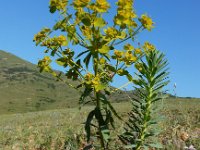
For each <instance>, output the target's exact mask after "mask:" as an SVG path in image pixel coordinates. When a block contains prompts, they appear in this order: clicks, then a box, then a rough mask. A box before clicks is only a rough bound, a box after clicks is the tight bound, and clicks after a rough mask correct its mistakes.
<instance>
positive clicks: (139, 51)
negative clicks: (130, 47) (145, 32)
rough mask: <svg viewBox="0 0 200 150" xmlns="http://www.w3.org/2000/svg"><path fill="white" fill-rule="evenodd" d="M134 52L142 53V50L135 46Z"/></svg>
mask: <svg viewBox="0 0 200 150" xmlns="http://www.w3.org/2000/svg"><path fill="white" fill-rule="evenodd" d="M134 53H135V54H142V51H141V49H139V48H135V51H134Z"/></svg>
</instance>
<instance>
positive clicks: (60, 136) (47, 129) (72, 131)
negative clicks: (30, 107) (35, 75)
mask: <svg viewBox="0 0 200 150" xmlns="http://www.w3.org/2000/svg"><path fill="white" fill-rule="evenodd" d="M159 105H162V106H163V107H162V109H161V110H160V111H159V113H157V115H160V116H163V117H164V118H163V119H162V121H160V122H159V126H160V128H161V129H162V130H161V133H160V135H159V139H160V142H162V143H163V144H164V147H165V149H166V150H179V149H180V150H181V148H183V147H184V146H185V145H187V146H189V145H194V147H195V148H196V149H197V150H199V149H200V100H199V99H167V100H166V101H164V102H163V103H160V104H159ZM114 106H115V108H116V110H117V111H118V112H119V114H120V115H121V116H123V118H124V120H126V113H127V112H128V111H129V110H130V109H131V106H130V104H129V103H128V102H124V103H115V104H114ZM92 108H93V107H92V106H85V107H84V108H82V109H81V110H80V111H79V109H78V108H67V109H60V110H50V111H40V112H31V113H24V114H20V113H19V114H12V115H1V116H0V118H1V119H0V150H12V149H13V150H22V149H28V150H49V149H51V150H59V149H60V150H64V149H69V150H77V149H80V148H81V146H83V145H84V143H85V133H84V129H83V127H84V125H83V123H84V120H85V119H86V115H87V112H88V111H89V110H91V109H92ZM155 115H156V114H155ZM116 123H117V124H116V130H115V132H114V134H113V135H112V138H113V139H116V135H117V134H118V133H120V132H121V131H122V130H123V126H122V122H121V121H119V120H116ZM186 133H187V134H188V135H189V138H188V139H187V140H186V141H183V140H182V138H181V137H182V135H183V134H186ZM112 143H114V144H113V145H115V147H113V150H114V149H119V147H120V144H121V143H120V142H119V140H113V141H112Z"/></svg>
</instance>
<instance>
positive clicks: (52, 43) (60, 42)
mask: <svg viewBox="0 0 200 150" xmlns="http://www.w3.org/2000/svg"><path fill="white" fill-rule="evenodd" d="M66 45H67V39H66V37H65V36H64V35H60V36H58V37H53V38H48V39H47V40H44V41H43V42H42V44H41V46H46V47H47V48H51V47H60V46H66Z"/></svg>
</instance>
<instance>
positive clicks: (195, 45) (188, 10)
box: [0, 0, 200, 97]
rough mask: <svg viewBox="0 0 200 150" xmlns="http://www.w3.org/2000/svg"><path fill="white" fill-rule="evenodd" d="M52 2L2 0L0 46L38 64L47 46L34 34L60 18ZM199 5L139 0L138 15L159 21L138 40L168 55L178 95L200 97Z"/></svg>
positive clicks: (171, 0) (195, 0) (194, 1)
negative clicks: (35, 39)
mask: <svg viewBox="0 0 200 150" xmlns="http://www.w3.org/2000/svg"><path fill="white" fill-rule="evenodd" d="M110 1H111V0H110ZM48 3H49V1H48V0H20V1H12V2H10V1H5V0H4V1H3V0H2V1H0V6H1V9H0V14H1V15H0V20H1V22H0V49H1V50H5V51H8V52H10V53H13V54H15V55H17V56H19V57H21V58H23V59H25V60H28V61H30V62H32V63H35V64H36V63H37V61H38V60H39V59H40V58H42V57H43V49H42V48H41V47H35V44H34V43H33V42H32V39H33V36H34V34H36V33H37V32H38V31H40V29H41V28H42V27H46V26H47V27H52V25H53V24H54V23H55V21H56V19H57V17H56V16H55V15H52V14H50V13H49V9H48ZM112 4H114V3H113V1H112ZM199 6H200V1H199V0H135V9H136V12H137V14H142V13H147V14H149V15H150V16H151V17H152V18H153V21H154V22H155V23H156V24H155V28H154V29H153V31H152V32H143V33H141V34H140V35H138V38H137V40H138V42H141V43H143V42H144V41H150V42H151V43H153V44H154V45H156V47H157V48H158V49H159V50H161V51H163V52H164V53H165V54H166V57H167V59H168V60H169V64H170V65H169V67H170V80H171V83H170V85H169V86H168V87H167V89H168V90H169V91H170V92H171V93H173V84H174V83H176V84H177V88H176V93H177V95H178V96H190V97H200V78H199V77H200V69H199V68H200V46H199V44H200V11H199ZM120 81H121V80H120ZM122 81H123V80H122ZM115 85H116V86H118V85H121V83H120V82H118V83H117V84H115Z"/></svg>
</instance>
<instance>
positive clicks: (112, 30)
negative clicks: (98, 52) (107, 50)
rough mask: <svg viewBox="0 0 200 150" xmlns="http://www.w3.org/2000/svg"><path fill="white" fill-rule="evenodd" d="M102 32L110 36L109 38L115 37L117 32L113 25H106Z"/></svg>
mask: <svg viewBox="0 0 200 150" xmlns="http://www.w3.org/2000/svg"><path fill="white" fill-rule="evenodd" d="M104 32H105V33H106V36H108V37H111V38H115V37H116V36H117V34H118V31H117V29H115V28H113V27H108V28H107V29H105V30H104Z"/></svg>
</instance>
